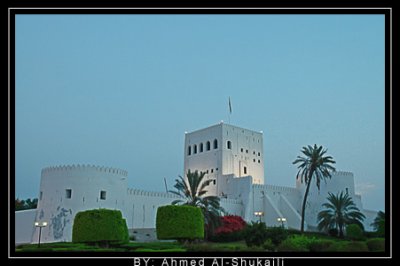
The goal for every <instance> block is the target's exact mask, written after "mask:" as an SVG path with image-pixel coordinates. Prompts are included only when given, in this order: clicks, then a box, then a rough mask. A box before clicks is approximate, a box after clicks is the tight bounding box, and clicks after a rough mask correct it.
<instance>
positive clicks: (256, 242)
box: [244, 222, 267, 247]
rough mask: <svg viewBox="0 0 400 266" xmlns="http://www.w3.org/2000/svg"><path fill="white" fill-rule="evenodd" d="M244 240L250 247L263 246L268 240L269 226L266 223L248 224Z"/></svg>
mask: <svg viewBox="0 0 400 266" xmlns="http://www.w3.org/2000/svg"><path fill="white" fill-rule="evenodd" d="M244 240H245V241H246V245H247V246H248V247H253V246H261V245H262V244H264V242H265V240H267V227H266V226H265V223H254V222H252V223H251V224H248V225H247V226H246V229H245V231H244Z"/></svg>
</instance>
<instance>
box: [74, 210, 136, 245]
mask: <svg viewBox="0 0 400 266" xmlns="http://www.w3.org/2000/svg"><path fill="white" fill-rule="evenodd" d="M128 241H129V235H128V227H127V225H126V221H125V219H123V218H122V214H121V211H119V210H108V209H95V210H87V211H82V212H78V213H77V214H76V216H75V219H74V225H73V228H72V242H87V243H96V242H122V243H124V242H128Z"/></svg>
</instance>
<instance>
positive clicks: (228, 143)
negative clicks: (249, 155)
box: [226, 140, 232, 150]
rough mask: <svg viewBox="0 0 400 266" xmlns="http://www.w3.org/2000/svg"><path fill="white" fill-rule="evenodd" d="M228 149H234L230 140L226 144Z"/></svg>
mask: <svg viewBox="0 0 400 266" xmlns="http://www.w3.org/2000/svg"><path fill="white" fill-rule="evenodd" d="M226 147H227V148H228V149H229V150H230V149H232V143H231V141H230V140H228V142H227V143H226Z"/></svg>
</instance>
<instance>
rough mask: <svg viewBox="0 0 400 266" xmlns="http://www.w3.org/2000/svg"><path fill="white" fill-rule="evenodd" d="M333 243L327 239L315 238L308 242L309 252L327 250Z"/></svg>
mask: <svg viewBox="0 0 400 266" xmlns="http://www.w3.org/2000/svg"><path fill="white" fill-rule="evenodd" d="M334 243H335V241H333V240H329V239H317V240H314V241H313V242H311V243H310V245H309V248H310V251H311V252H323V251H329V248H330V247H331V246H332V245H333V244H334Z"/></svg>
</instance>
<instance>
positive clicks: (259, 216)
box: [254, 212, 264, 223]
mask: <svg viewBox="0 0 400 266" xmlns="http://www.w3.org/2000/svg"><path fill="white" fill-rule="evenodd" d="M263 214H264V213H263V212H254V215H255V216H258V218H259V219H260V223H261V216H263Z"/></svg>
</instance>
